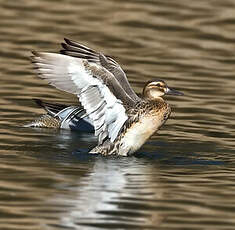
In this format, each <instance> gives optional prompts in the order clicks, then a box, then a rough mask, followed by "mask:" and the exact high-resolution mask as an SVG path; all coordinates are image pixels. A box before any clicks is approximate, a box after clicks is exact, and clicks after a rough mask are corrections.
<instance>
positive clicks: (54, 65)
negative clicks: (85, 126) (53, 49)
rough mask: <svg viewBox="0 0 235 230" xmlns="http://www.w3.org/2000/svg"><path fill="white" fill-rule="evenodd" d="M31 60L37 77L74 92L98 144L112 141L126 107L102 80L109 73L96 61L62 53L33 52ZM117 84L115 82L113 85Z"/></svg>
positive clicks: (119, 127)
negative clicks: (90, 62)
mask: <svg viewBox="0 0 235 230" xmlns="http://www.w3.org/2000/svg"><path fill="white" fill-rule="evenodd" d="M33 55H34V56H33V57H32V62H33V63H34V65H35V67H36V70H37V73H38V75H39V76H40V77H41V78H44V79H46V80H48V81H49V83H50V84H51V85H53V86H55V87H56V88H58V89H60V90H63V91H66V92H69V93H73V94H76V95H77V96H78V97H79V101H80V102H81V104H82V106H83V107H84V108H85V110H86V112H87V114H88V116H89V118H90V119H91V120H92V122H93V124H94V127H95V135H97V136H98V137H99V144H101V143H102V142H103V140H104V139H105V138H106V137H108V138H110V141H111V142H114V140H115V139H116V137H117V136H118V133H119V131H120V130H121V128H122V127H123V124H124V123H125V121H126V120H127V118H128V117H127V115H126V110H125V107H124V106H123V103H122V101H121V100H119V99H117V98H116V97H115V96H114V94H113V93H112V92H111V91H110V89H109V87H107V85H106V84H112V83H113V82H110V81H109V79H113V76H111V75H112V74H111V73H110V72H109V71H107V70H105V69H104V68H102V67H100V66H98V65H97V64H95V63H93V64H89V63H88V62H87V61H86V60H82V59H80V58H74V57H70V56H66V55H62V54H53V53H44V52H39V53H38V52H33ZM116 87H118V85H117V86H116Z"/></svg>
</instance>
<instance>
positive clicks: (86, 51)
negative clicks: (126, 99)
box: [60, 38, 140, 101]
mask: <svg viewBox="0 0 235 230" xmlns="http://www.w3.org/2000/svg"><path fill="white" fill-rule="evenodd" d="M64 40H65V42H64V43H62V44H61V45H62V47H63V49H62V50H61V51H60V52H61V53H62V54H65V55H69V56H72V57H78V58H82V59H86V60H87V61H89V62H94V63H96V64H97V65H101V66H103V67H104V68H106V69H107V70H108V71H110V72H111V73H112V74H113V75H114V77H115V78H116V79H117V81H118V82H119V84H120V85H121V86H122V87H123V89H124V91H125V92H126V94H127V95H128V96H130V97H131V98H132V99H133V100H134V101H139V100H140V98H139V97H138V96H137V95H136V93H135V92H134V90H133V89H132V88H131V86H130V83H129V82H128V80H127V77H126V74H125V72H124V71H123V69H122V68H121V66H120V65H119V64H118V63H117V62H116V61H115V60H114V59H112V58H111V57H110V56H104V55H100V53H98V52H96V51H95V50H92V49H90V48H88V47H86V46H84V45H82V44H80V43H78V42H75V41H72V40H69V39H66V38H65V39H64ZM102 56H104V57H105V58H106V60H105V61H103V60H102V59H101V58H100V57H102Z"/></svg>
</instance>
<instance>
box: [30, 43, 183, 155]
mask: <svg viewBox="0 0 235 230" xmlns="http://www.w3.org/2000/svg"><path fill="white" fill-rule="evenodd" d="M65 41H66V43H63V44H62V46H63V48H64V50H62V51H61V53H62V54H63V55H62V54H51V53H37V52H34V53H33V54H34V56H33V58H32V60H33V63H34V64H35V67H36V69H37V72H38V74H39V76H40V77H42V78H45V79H47V80H48V81H49V82H50V84H51V85H53V86H55V87H57V88H59V89H61V90H64V91H67V92H71V93H74V94H76V95H77V96H78V99H79V101H80V103H81V106H63V105H58V104H57V105H53V104H47V103H42V102H41V101H37V103H38V104H40V105H41V106H43V107H45V108H46V110H47V112H48V114H47V115H45V116H44V117H42V118H40V119H39V120H36V121H35V122H34V123H32V124H31V126H36V127H56V128H71V129H74V127H75V128H76V127H77V128H78V129H79V127H80V126H83V125H88V126H89V127H88V128H87V129H88V131H93V129H94V131H95V135H96V136H98V145H97V146H96V147H95V148H93V149H92V150H91V151H90V153H101V154H103V155H112V154H115V155H122V156H128V155H131V154H133V153H134V152H136V151H137V150H138V149H139V148H140V147H141V146H142V145H143V144H144V143H145V142H146V140H147V139H148V138H149V137H150V136H152V135H153V134H154V133H155V132H156V131H157V130H159V129H160V127H161V126H162V125H163V124H164V123H165V121H166V120H167V119H168V117H169V115H170V112H171V109H170V106H169V105H168V104H167V103H166V102H165V101H164V100H163V99H162V96H163V95H165V94H174V95H181V93H179V92H177V91H175V90H171V89H169V88H168V87H167V85H166V83H165V82H164V81H162V80H154V81H151V82H148V83H147V84H146V86H145V87H144V90H143V96H142V97H141V98H140V97H138V96H137V95H136V94H135V92H134V91H133V90H132V88H131V87H130V85H129V82H128V81H127V78H126V75H125V73H124V72H123V70H122V69H121V67H120V66H119V65H118V64H117V63H116V62H115V61H114V60H113V59H112V58H110V57H108V56H104V55H103V54H99V53H97V52H95V51H93V50H91V49H89V48H88V47H84V46H82V45H80V44H78V43H76V42H72V41H69V40H67V39H66V40H65Z"/></svg>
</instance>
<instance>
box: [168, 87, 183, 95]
mask: <svg viewBox="0 0 235 230" xmlns="http://www.w3.org/2000/svg"><path fill="white" fill-rule="evenodd" d="M166 94H167V95H176V96H183V95H184V94H183V93H181V92H180V91H177V90H175V89H170V88H167V92H166Z"/></svg>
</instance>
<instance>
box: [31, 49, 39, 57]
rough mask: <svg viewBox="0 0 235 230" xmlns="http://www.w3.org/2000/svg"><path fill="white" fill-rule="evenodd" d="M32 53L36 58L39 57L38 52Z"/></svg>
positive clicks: (32, 51) (33, 51)
mask: <svg viewBox="0 0 235 230" xmlns="http://www.w3.org/2000/svg"><path fill="white" fill-rule="evenodd" d="M31 53H32V54H33V55H34V56H36V57H38V56H39V53H38V52H37V51H36V50H31Z"/></svg>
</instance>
